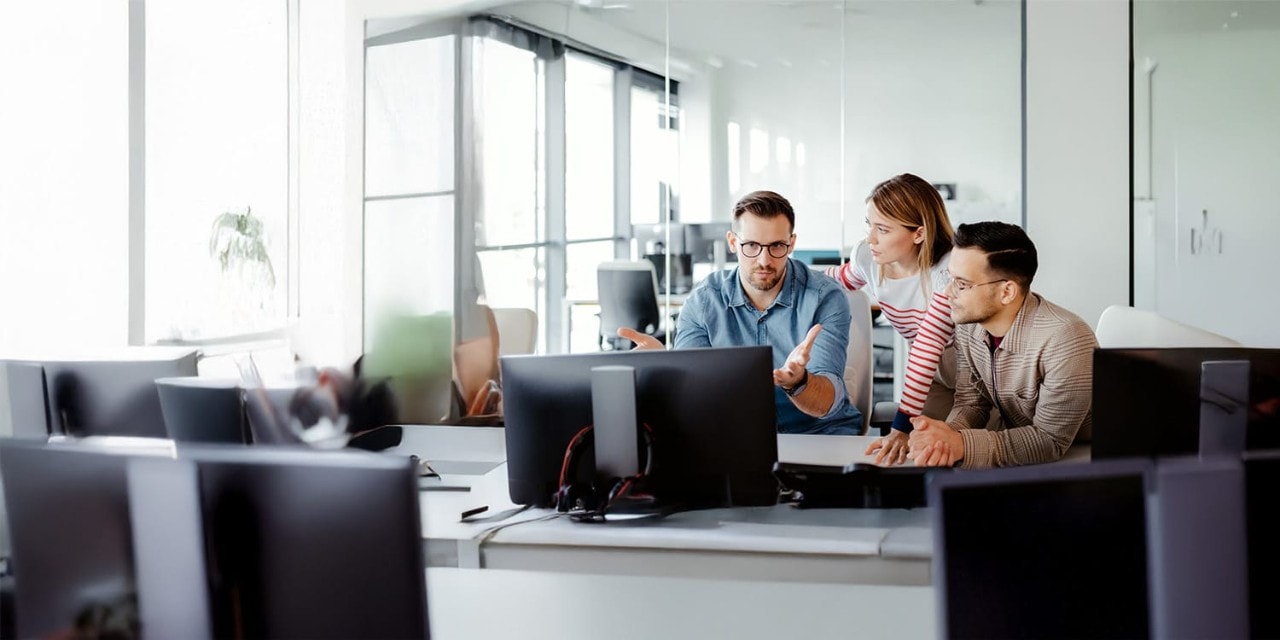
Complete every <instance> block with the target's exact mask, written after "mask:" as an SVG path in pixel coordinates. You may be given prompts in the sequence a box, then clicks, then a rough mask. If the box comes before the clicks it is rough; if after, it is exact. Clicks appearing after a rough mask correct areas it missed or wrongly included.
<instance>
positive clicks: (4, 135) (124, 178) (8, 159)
mask: <svg viewBox="0 0 1280 640" xmlns="http://www.w3.org/2000/svg"><path fill="white" fill-rule="evenodd" d="M128 69H129V65H128V6H127V3H124V2H102V1H101V0H73V1H61V2H3V3H0V95H3V98H0V229H3V231H0V274H3V275H2V276H0V300H3V301H4V302H3V303H2V304H3V307H4V309H5V311H4V318H3V320H0V353H4V354H9V355H12V354H15V352H16V350H18V349H23V350H30V349H40V350H43V349H44V348H46V347H55V346H56V347H69V348H77V347H81V346H93V345H111V346H116V345H123V344H125V343H126V341H127V340H128V317H129V312H128V300H129V289H128V287H129V279H128V264H129V262H128V251H129V240H128V221H129V194H128V165H127V164H126V162H125V159H126V158H127V157H128V153H129V148H128V144H129V139H128V130H127V128H126V127H125V123H126V122H127V121H128V86H129V81H128Z"/></svg>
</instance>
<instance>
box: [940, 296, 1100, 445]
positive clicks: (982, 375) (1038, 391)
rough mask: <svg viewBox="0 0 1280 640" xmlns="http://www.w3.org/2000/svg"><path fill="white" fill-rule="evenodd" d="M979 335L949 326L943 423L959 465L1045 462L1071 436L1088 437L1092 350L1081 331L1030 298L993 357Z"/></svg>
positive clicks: (1071, 318)
mask: <svg viewBox="0 0 1280 640" xmlns="http://www.w3.org/2000/svg"><path fill="white" fill-rule="evenodd" d="M987 336H988V334H987V332H986V330H984V329H983V328H982V326H981V325H979V324H977V323H973V324H962V325H957V326H956V338H955V341H956V392H955V406H954V407H953V408H952V409H951V415H950V416H949V417H948V418H947V423H949V424H950V425H951V426H953V427H955V428H957V429H959V430H960V435H961V437H962V438H964V460H962V461H961V466H962V467H965V468H981V467H1007V466H1013V465H1022V464H1035V463H1040V462H1052V461H1054V460H1057V459H1059V458H1061V457H1062V456H1063V454H1065V453H1066V452H1067V448H1068V447H1070V446H1071V443H1072V441H1073V440H1075V438H1076V436H1077V435H1081V436H1083V437H1088V435H1089V432H1090V430H1091V427H1092V421H1093V415H1092V409H1091V407H1092V391H1091V389H1092V384H1093V350H1094V348H1096V347H1097V346H1098V340H1097V338H1095V337H1094V335H1093V330H1092V329H1090V328H1089V325H1088V324H1086V323H1085V322H1084V321H1083V320H1081V319H1080V317H1079V316H1077V315H1076V314H1074V313H1071V312H1070V311H1067V310H1066V309H1064V308H1062V307H1059V306H1058V305H1056V304H1053V303H1052V302H1049V301H1048V300H1045V299H1044V298H1043V297H1041V296H1040V295H1039V294H1037V293H1031V294H1030V295H1028V296H1027V299H1026V301H1025V302H1024V303H1023V305H1022V309H1021V310H1020V311H1018V316H1017V317H1016V318H1015V319H1014V321H1013V326H1012V327H1010V329H1009V332H1008V333H1007V334H1005V337H1004V340H1003V341H1002V342H1001V343H1000V346H999V347H997V348H996V350H995V353H994V354H993V353H992V352H991V351H990V349H989V347H988V346H987ZM993 358H994V360H995V367H994V368H993V367H992V359H993ZM993 390H994V393H993ZM997 401H998V403H997ZM993 409H994V410H995V411H996V412H997V413H998V414H999V417H998V418H996V417H993V416H992V411H993ZM988 420H990V424H988ZM984 426H985V427H986V428H985V429H984V428H983V427H984Z"/></svg>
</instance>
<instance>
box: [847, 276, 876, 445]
mask: <svg viewBox="0 0 1280 640" xmlns="http://www.w3.org/2000/svg"><path fill="white" fill-rule="evenodd" d="M845 298H846V299H847V300H848V301H849V313H850V315H851V316H852V320H851V322H850V323H849V348H848V352H847V354H848V359H847V360H846V361H845V365H844V386H845V390H846V391H847V392H848V394H849V402H850V403H852V404H853V406H854V407H857V409H858V411H861V412H862V419H863V422H864V424H870V421H871V413H872V408H873V407H872V403H871V398H872V396H871V390H872V382H873V375H874V374H873V371H872V369H873V359H874V356H873V353H872V351H873V349H872V346H871V299H870V298H868V297H867V294H865V293H863V292H862V291H846V292H845Z"/></svg>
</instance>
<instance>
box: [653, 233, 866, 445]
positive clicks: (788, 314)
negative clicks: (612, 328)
mask: <svg viewBox="0 0 1280 640" xmlns="http://www.w3.org/2000/svg"><path fill="white" fill-rule="evenodd" d="M819 323H821V324H822V331H821V332H820V333H819V334H818V338H817V339H816V340H815V341H814V343H813V349H812V350H810V352H809V366H808V369H809V375H818V376H822V377H824V378H826V379H827V380H830V381H831V384H832V386H833V387H834V388H835V401H834V402H832V403H831V410H830V411H828V412H827V414H826V415H824V416H822V417H820V418H815V417H813V416H810V415H807V414H805V413H804V412H802V411H800V409H799V408H797V407H796V406H795V405H794V404H792V403H791V399H790V398H789V397H787V394H786V392H785V391H783V390H782V388H780V387H778V386H774V388H773V395H774V405H775V406H776V407H777V424H778V432H779V433H825V434H836V435H853V434H856V433H859V432H860V431H861V429H862V414H861V413H860V412H859V411H858V409H857V408H855V407H854V406H853V405H852V404H850V403H849V398H848V393H847V392H846V391H845V388H844V366H845V359H846V357H847V355H848V354H847V350H848V345H849V323H850V315H849V302H848V300H846V299H845V294H844V291H843V290H842V289H841V288H840V285H839V284H837V283H836V281H835V280H832V279H831V278H828V277H827V276H825V275H822V274H821V273H817V272H815V271H811V270H810V269H809V267H808V266H806V265H805V264H804V263H803V262H800V261H799V260H796V259H794V258H788V259H787V272H786V275H785V276H784V277H783V280H782V290H781V291H779V292H778V297H777V298H775V299H774V301H773V303H772V304H770V305H769V307H768V308H767V309H765V310H764V311H758V310H756V308H755V305H753V304H751V300H750V299H748V298H747V294H746V292H744V291H743V289H742V283H741V282H740V281H739V280H738V269H737V268H734V269H729V270H725V271H720V272H718V273H713V274H711V275H710V276H708V277H707V278H706V279H705V280H703V281H702V282H701V283H700V284H699V285H698V287H697V288H696V289H694V290H693V292H692V293H690V294H689V297H688V299H687V300H685V303H684V307H683V308H682V309H681V310H680V319H679V321H678V323H677V326H676V343H675V348H677V349H685V348H692V347H739V346H752V345H768V346H770V347H773V366H774V368H775V369H776V368H778V367H781V366H782V364H783V363H784V362H786V361H787V356H789V355H790V354H791V351H792V350H793V349H795V348H796V346H797V345H799V344H800V343H801V342H802V341H803V340H804V338H805V335H807V334H808V333H809V329H810V328H812V327H813V325H815V324H819Z"/></svg>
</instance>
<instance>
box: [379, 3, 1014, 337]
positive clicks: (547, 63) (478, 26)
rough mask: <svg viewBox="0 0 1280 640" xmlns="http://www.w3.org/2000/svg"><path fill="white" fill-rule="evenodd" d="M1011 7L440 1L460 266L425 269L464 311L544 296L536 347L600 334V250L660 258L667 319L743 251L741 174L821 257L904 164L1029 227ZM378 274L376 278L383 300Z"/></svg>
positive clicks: (392, 238)
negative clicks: (738, 226) (731, 234)
mask: <svg viewBox="0 0 1280 640" xmlns="http://www.w3.org/2000/svg"><path fill="white" fill-rule="evenodd" d="M1021 18H1022V4H1021V3H1020V2H1015V1H1004V0H987V1H984V2H954V1H952V0H920V1H917V2H897V1H893V0H866V1H853V0H776V1H774V0H761V1H757V2H735V1H730V0H666V1H643V0H616V1H612V0H611V1H610V2H608V3H599V2H583V1H580V0H575V1H572V2H570V1H567V0H562V1H534V2H513V3H510V4H506V5H499V6H494V7H486V8H485V10H484V11H483V12H482V13H477V14H464V15H455V16H450V17H448V18H447V19H444V20H442V19H439V18H434V19H433V20H434V21H435V22H433V23H431V24H435V25H444V24H451V25H453V26H452V27H451V29H452V31H450V33H452V34H454V35H455V36H456V37H457V38H459V39H460V40H459V45H458V46H457V51H458V52H460V53H459V55H458V56H457V58H456V60H454V63H453V66H452V70H453V73H454V74H455V75H454V76H452V77H450V78H444V79H441V80H440V82H441V83H442V84H436V85H432V86H434V87H436V88H437V90H440V89H446V90H447V92H446V93H447V94H448V95H449V96H450V97H451V98H453V99H454V104H456V105H458V108H459V111H458V113H457V114H456V117H454V119H453V120H451V123H452V125H453V126H454V127H455V129H454V135H453V137H451V138H448V139H442V141H441V146H440V149H449V150H450V151H451V153H452V154H453V155H452V156H451V162H452V163H453V164H450V165H449V166H450V167H456V169H457V170H456V172H454V174H453V175H454V181H453V184H452V186H451V189H450V190H449V193H448V195H449V196H451V197H453V198H455V199H454V200H453V201H452V202H454V203H455V215H454V218H453V222H452V225H453V226H452V227H450V226H449V224H446V223H445V222H443V221H442V222H441V223H440V226H439V227H438V228H439V229H452V232H453V233H455V245H454V249H455V252H454V253H453V254H452V256H451V257H452V260H453V264H452V268H451V270H450V272H451V273H452V274H453V281H452V282H450V283H448V285H445V284H444V283H437V284H435V285H432V286H439V287H446V289H445V290H447V291H448V292H449V294H450V295H452V296H453V304H454V307H455V308H454V309H453V310H452V311H454V312H455V314H456V313H457V309H459V308H461V309H468V308H472V307H474V306H476V305H478V304H482V305H487V306H489V307H507V306H513V307H524V308H528V309H532V310H534V311H535V312H536V314H537V316H538V321H539V334H538V346H537V347H536V351H537V352H539V353H563V352H569V351H592V350H597V349H600V348H602V346H603V347H604V348H608V344H607V341H603V340H601V336H600V333H599V331H600V330H599V324H598V321H597V320H596V315H595V314H596V311H597V309H598V306H596V305H597V304H598V297H599V295H598V294H599V292H598V291H596V278H595V272H596V268H597V266H598V265H599V264H601V263H604V262H608V261H611V260H631V261H639V260H649V261H650V262H651V263H652V264H653V266H654V269H655V277H656V279H657V281H658V283H659V290H660V291H659V296H660V297H659V301H660V303H661V304H662V305H663V306H664V309H663V313H662V315H663V316H664V317H666V318H670V317H672V316H674V315H675V314H676V313H678V310H679V306H680V302H681V300H682V298H683V294H684V293H685V292H686V291H687V290H688V288H689V286H691V285H693V284H694V283H695V282H696V281H698V280H700V279H701V278H703V277H705V276H706V275H707V274H708V273H710V272H711V271H713V270H715V269H722V268H732V267H733V266H734V265H735V264H736V261H735V259H734V256H732V255H729V254H727V251H726V244H727V243H726V242H725V240H724V235H725V233H726V232H727V229H728V224H729V221H730V218H731V215H732V207H733V204H734V202H736V200H737V199H738V198H740V197H741V196H742V195H744V194H745V193H747V192H749V191H753V190H757V189H770V190H773V191H777V192H779V193H782V194H783V195H784V196H786V197H787V198H789V199H790V200H791V201H792V203H793V205H794V206H795V208H796V212H797V226H796V234H797V248H798V249H804V250H807V251H810V252H812V254H813V255H822V256H824V257H827V256H830V257H835V256H844V257H847V256H848V255H849V253H850V251H851V250H852V249H853V247H854V246H855V245H856V243H857V242H859V241H860V240H861V239H862V238H863V237H864V235H865V223H864V222H863V218H864V215H865V213H864V212H865V205H864V204H863V201H864V199H865V197H866V195H867V194H868V192H869V191H870V189H871V188H872V186H873V185H875V184H876V183H878V182H880V181H882V180H884V179H887V178H889V177H891V176H893V175H896V174H898V173H903V172H911V173H916V174H918V175H921V176H923V177H925V178H926V179H928V180H929V181H931V182H934V183H937V184H938V185H939V189H940V190H942V191H944V192H945V193H946V194H947V197H948V200H947V204H948V208H949V211H950V213H951V215H952V219H953V221H954V222H956V223H960V222H965V221H970V220H981V219H993V218H995V219H1002V220H1008V221H1012V222H1016V223H1020V222H1021V221H1022V218H1023V212H1022V209H1021V203H1022V193H1021V185H1022V151H1021V149H1022V139H1021V130H1022V129H1021V127H1022V122H1021V108H1022V107H1021V101H1022V98H1021V91H1022V78H1021V73H1022V72H1021V59H1022V35H1021ZM393 22H394V21H393ZM399 24H403V21H400V22H399ZM422 28H423V29H425V31H424V33H425V32H428V31H430V29H431V26H430V24H429V25H427V26H426V27H422ZM374 31H375V30H374V29H373V28H370V33H373V32H374ZM379 37H382V38H385V36H379ZM369 73H372V70H370V71H369ZM401 80H403V81H406V82H414V81H415V80H412V79H409V78H401ZM416 81H417V82H420V83H421V82H425V80H416ZM366 84H368V80H367V81H366ZM455 90H456V91H457V92H458V93H457V94H456V95H455V94H453V93H452V92H453V91H455ZM410 93H412V92H410ZM399 142H403V141H399ZM399 142H397V143H399ZM366 144H367V145H368V144H369V142H368V141H366ZM454 145H457V146H454ZM367 153H375V152H374V151H368V150H367ZM368 188H369V184H368V183H367V184H366V190H368ZM439 195H445V194H443V193H441V194H439ZM369 213H370V208H369V206H368V205H366V212H365V215H366V221H368V220H369ZM367 224H368V222H367ZM407 228H408V227H406V229H407ZM391 229H394V226H393V227H391ZM380 237H381V238H382V240H380V242H383V243H389V244H394V243H395V242H398V241H399V240H401V238H397V237H396V235H395V234H394V233H386V232H383V233H382V235H381V236H380ZM406 242H409V240H407V239H406ZM406 248H407V247H406ZM368 250H369V245H368V242H367V241H366V251H368ZM806 255H808V254H806ZM369 258H370V257H369V256H368V254H367V253H366V260H368V259H369ZM373 274H375V272H374V271H369V270H368V269H367V270H366V276H365V277H366V291H367V292H368V291H383V293H380V294H379V295H380V296H381V295H387V296H390V295H392V293H391V291H390V290H384V289H379V288H378V285H377V283H374V282H371V281H370V280H369V278H370V277H371V276H372V275H373ZM417 295H419V296H421V295H424V294H417ZM366 299H367V300H368V293H366ZM455 318H457V316H455ZM460 322H461V323H462V324H464V325H465V324H468V321H467V320H466V319H465V318H462V319H461V320H460ZM468 331H469V330H468V329H467V328H466V327H462V328H459V329H457V330H455V338H457V339H463V340H465V339H466V338H467V337H468Z"/></svg>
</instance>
